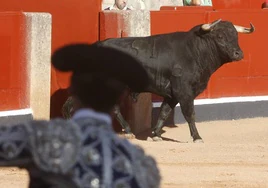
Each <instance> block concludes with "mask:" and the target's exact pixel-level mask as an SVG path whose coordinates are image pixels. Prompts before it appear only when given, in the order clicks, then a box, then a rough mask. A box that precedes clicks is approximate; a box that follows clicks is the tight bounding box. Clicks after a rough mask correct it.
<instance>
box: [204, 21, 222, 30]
mask: <svg viewBox="0 0 268 188" xmlns="http://www.w3.org/2000/svg"><path fill="white" fill-rule="evenodd" d="M220 21H221V19H218V20H216V21H214V22H212V23H211V24H203V25H202V26H201V28H202V29H203V30H204V31H210V30H211V28H212V27H214V26H215V25H216V24H218V23H219V22H220Z"/></svg>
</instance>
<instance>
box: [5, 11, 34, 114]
mask: <svg viewBox="0 0 268 188" xmlns="http://www.w3.org/2000/svg"><path fill="white" fill-rule="evenodd" d="M25 21H26V18H25V16H24V15H23V14H22V12H0V71H1V74H0V111H5V110H18V109H24V108H27V107H29V98H28V97H27V96H28V95H27V93H26V91H27V83H28V80H27V64H26V57H25V53H24V50H25V48H24V47H25V42H26V41H25V28H24V27H25Z"/></svg>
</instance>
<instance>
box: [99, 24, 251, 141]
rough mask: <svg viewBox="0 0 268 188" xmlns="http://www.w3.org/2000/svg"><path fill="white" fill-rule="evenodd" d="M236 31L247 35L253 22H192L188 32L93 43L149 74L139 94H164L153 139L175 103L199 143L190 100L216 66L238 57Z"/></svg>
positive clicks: (128, 128)
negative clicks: (247, 24) (131, 60)
mask: <svg viewBox="0 0 268 188" xmlns="http://www.w3.org/2000/svg"><path fill="white" fill-rule="evenodd" d="M238 32H241V33H252V32H254V26H253V25H252V24H251V28H245V27H241V26H236V25H233V24H232V23H231V22H228V21H221V20H217V21H214V22H213V23H211V24H203V25H197V26H195V27H193V28H192V29H191V30H189V31H188V32H174V33H169V34H161V35H154V36H148V37H126V38H117V39H107V40H104V41H100V42H98V45H103V46H108V47H112V48H116V49H119V50H122V51H124V52H127V53H129V54H131V55H133V56H135V57H137V58H138V59H139V60H140V62H141V63H142V65H143V67H144V68H145V69H146V71H147V72H148V74H149V79H150V85H149V87H148V88H147V89H146V90H145V91H144V92H150V93H153V94H156V95H159V96H162V97H163V98H164V101H163V103H162V105H161V109H160V114H159V117H158V121H157V124H156V126H155V127H154V128H153V136H154V137H155V138H160V136H161V129H162V127H163V124H164V122H165V120H166V119H167V117H168V116H169V114H170V112H171V111H172V109H174V107H175V106H176V105H177V104H178V103H180V107H181V110H182V113H183V116H184V118H185V119H186V121H187V122H188V125H189V128H190V133H191V136H192V138H193V141H195V142H196V141H202V138H201V137H200V135H199V133H198V131H197V128H196V125H195V111H194V99H195V98H196V97H197V96H198V95H199V94H200V93H201V92H203V91H204V90H205V88H206V87H207V84H208V81H209V79H210V77H211V75H212V74H213V73H214V72H215V71H216V70H217V69H219V68H220V67H221V66H222V65H224V64H225V63H228V62H233V61H239V60H241V59H242V58H243V52H242V50H241V49H240V47H239V44H238ZM111 63H112V60H111ZM130 89H131V88H130ZM132 92H133V93H135V91H132ZM115 114H116V117H117V120H118V121H119V122H120V124H121V125H122V128H123V129H124V130H125V132H126V133H131V130H130V127H129V125H128V124H127V122H126V121H125V120H124V119H123V117H122V115H121V113H120V109H119V107H118V106H117V107H115Z"/></svg>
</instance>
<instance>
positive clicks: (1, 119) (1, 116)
mask: <svg viewBox="0 0 268 188" xmlns="http://www.w3.org/2000/svg"><path fill="white" fill-rule="evenodd" d="M32 119H33V113H32V110H31V109H22V110H10V111H0V125H14V124H19V123H23V122H26V121H29V120H32Z"/></svg>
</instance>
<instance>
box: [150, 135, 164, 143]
mask: <svg viewBox="0 0 268 188" xmlns="http://www.w3.org/2000/svg"><path fill="white" fill-rule="evenodd" d="M152 139H153V141H154V142H159V141H163V139H162V138H161V137H160V136H153V137H152Z"/></svg>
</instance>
